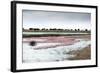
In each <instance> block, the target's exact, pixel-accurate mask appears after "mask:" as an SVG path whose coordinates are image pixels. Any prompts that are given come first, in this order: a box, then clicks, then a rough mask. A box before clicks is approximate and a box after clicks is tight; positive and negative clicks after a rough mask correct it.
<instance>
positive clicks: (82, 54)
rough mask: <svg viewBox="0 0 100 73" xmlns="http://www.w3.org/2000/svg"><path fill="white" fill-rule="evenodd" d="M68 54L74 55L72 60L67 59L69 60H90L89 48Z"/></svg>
mask: <svg viewBox="0 0 100 73" xmlns="http://www.w3.org/2000/svg"><path fill="white" fill-rule="evenodd" d="M70 54H73V55H75V57H73V58H69V60H86V59H91V47H90V46H88V47H86V48H84V49H82V50H78V51H72V52H70Z"/></svg>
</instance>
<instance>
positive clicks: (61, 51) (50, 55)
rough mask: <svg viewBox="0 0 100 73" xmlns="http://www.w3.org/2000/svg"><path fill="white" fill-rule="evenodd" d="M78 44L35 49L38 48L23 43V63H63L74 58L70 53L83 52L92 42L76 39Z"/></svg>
mask: <svg viewBox="0 0 100 73" xmlns="http://www.w3.org/2000/svg"><path fill="white" fill-rule="evenodd" d="M76 40H79V42H76V43H74V44H72V45H66V46H58V47H51V48H45V49H43V48H42V49H38V50H36V49H34V48H35V47H36V46H33V47H32V46H30V45H29V43H23V62H24V63H31V62H46V61H47V62H48V61H63V60H67V59H68V58H71V57H74V55H72V54H68V53H69V52H70V51H76V50H82V49H84V48H85V47H87V46H88V45H90V44H91V41H90V40H85V39H76ZM53 44H59V43H37V46H39V45H42V46H43V45H44V46H45V45H53Z"/></svg>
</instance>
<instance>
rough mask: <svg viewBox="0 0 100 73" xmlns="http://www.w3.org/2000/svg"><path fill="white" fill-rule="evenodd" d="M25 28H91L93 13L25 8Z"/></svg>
mask: <svg viewBox="0 0 100 73" xmlns="http://www.w3.org/2000/svg"><path fill="white" fill-rule="evenodd" d="M23 28H25V29H29V28H40V29H41V28H48V29H49V28H61V29H83V30H84V29H89V30H90V29H91V14H90V13H82V12H81V13H79V12H59V11H43V10H42V11H41V10H23Z"/></svg>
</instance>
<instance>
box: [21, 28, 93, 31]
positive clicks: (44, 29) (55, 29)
mask: <svg viewBox="0 0 100 73" xmlns="http://www.w3.org/2000/svg"><path fill="white" fill-rule="evenodd" d="M22 30H23V31H57V32H59V31H62V32H63V31H64V32H67V31H68V32H69V31H70V32H91V30H88V29H84V30H80V29H60V28H49V29H47V28H42V29H40V28H29V29H24V28H22Z"/></svg>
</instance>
